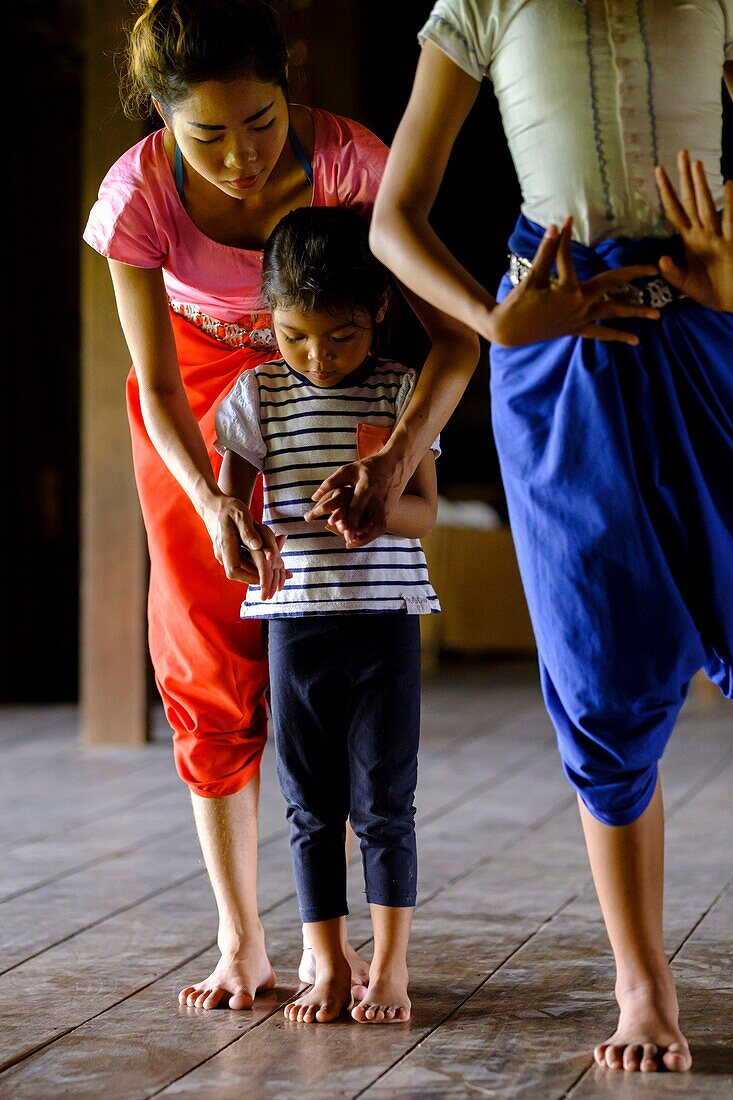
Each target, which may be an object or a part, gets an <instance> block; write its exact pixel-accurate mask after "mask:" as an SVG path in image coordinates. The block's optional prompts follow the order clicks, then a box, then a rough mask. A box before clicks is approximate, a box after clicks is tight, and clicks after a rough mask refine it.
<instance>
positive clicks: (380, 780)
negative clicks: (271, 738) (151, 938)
mask: <svg viewBox="0 0 733 1100" xmlns="http://www.w3.org/2000/svg"><path fill="white" fill-rule="evenodd" d="M269 659H270V683H271V689H270V691H271V708H272V716H273V723H274V730H275V744H276V746H277V770H278V778H279V780H280V788H281V790H282V792H283V796H284V797H285V801H286V802H287V818H288V821H289V822H290V849H291V854H292V859H293V870H294V872H295V881H296V885H297V889H298V900H299V902H300V915H301V919H302V920H303V921H306V922H312V921H323V920H331V919H332V918H334V917H340V916H343V915H345V914H346V913H347V912H348V906H347V901H346V863H345V860H344V841H345V835H346V819H347V817H348V818H350V820H351V825H352V828H353V830H354V832H355V833H356V835H357V836H358V837H359V840H360V841H361V852H362V858H363V863H364V880H365V884H366V896H367V900H368V901H369V902H370V903H375V904H377V905H390V906H412V905H414V904H415V892H416V885H417V853H416V848H415V824H414V816H415V809H414V805H413V802H414V795H415V784H416V782H417V749H418V741H419V734H420V624H419V621H418V617H417V616H416V615H404V614H399V613H379V614H363V615H313V616H308V617H305V618H294V619H273V620H271V621H270V623H269Z"/></svg>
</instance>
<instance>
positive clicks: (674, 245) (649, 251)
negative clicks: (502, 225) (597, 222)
mask: <svg viewBox="0 0 733 1100" xmlns="http://www.w3.org/2000/svg"><path fill="white" fill-rule="evenodd" d="M544 234H545V229H544V227H543V226H541V225H538V224H537V222H533V221H530V219H529V218H527V217H526V216H525V215H524V214H520V215H519V218H518V219H517V224H516V225H515V226H514V229H513V231H512V234H511V236H510V238H509V251H510V253H514V254H515V255H516V256H518V257H521V258H522V259H523V260H526V261H531V260H532V257H533V256H534V254H535V252H536V251H537V249H538V248H539V246H540V243H541V241H542V238H543V236H544ZM572 254H573V263H574V264H575V270H576V272H577V274H578V278H580V279H591V278H592V277H593V276H594V275H600V274H601V273H602V272H603V271H609V270H611V269H613V268H616V267H627V266H628V265H630V264H656V263H658V262H659V260H660V258H661V257H662V256H671V257H672V259H673V260H674V261H675V263H678V264H683V263H684V245H683V243H682V239H681V238H680V237H679V236H678V235H674V236H672V237H616V238H609V239H608V240H602V241H599V242H598V243H597V244H596V245H586V244H580V243H579V242H578V241H573V242H572Z"/></svg>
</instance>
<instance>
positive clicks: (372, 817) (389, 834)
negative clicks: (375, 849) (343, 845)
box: [349, 803, 415, 846]
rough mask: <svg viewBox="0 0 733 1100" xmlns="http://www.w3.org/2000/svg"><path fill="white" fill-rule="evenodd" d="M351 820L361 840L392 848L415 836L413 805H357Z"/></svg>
mask: <svg viewBox="0 0 733 1100" xmlns="http://www.w3.org/2000/svg"><path fill="white" fill-rule="evenodd" d="M349 820H350V822H351V827H352V829H353V830H354V832H355V833H356V835H357V836H358V838H359V840H361V841H364V842H366V843H368V844H372V845H374V844H379V845H387V846H390V845H394V844H396V843H399V842H400V841H402V840H403V839H404V838H405V837H406V836H413V835H414V832H415V807H414V806H413V805H412V803H409V804H404V805H402V806H395V807H390V808H388V807H384V806H374V805H356V806H352V807H351V813H350V816H349Z"/></svg>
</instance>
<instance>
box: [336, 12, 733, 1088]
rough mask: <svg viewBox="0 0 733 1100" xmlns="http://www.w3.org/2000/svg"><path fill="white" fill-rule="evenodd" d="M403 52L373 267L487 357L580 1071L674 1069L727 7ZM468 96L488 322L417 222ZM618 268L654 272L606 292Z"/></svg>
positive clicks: (435, 30) (721, 363)
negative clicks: (489, 164)
mask: <svg viewBox="0 0 733 1100" xmlns="http://www.w3.org/2000/svg"><path fill="white" fill-rule="evenodd" d="M421 40H422V43H423V46H424V49H423V52H422V56H421V59H420V62H419V65H418V70H417V76H416V79H415V86H414V90H413V95H412V98H411V100H410V103H409V105H408V108H407V111H406V113H405V116H404V118H403V120H402V123H401V125H400V128H399V130H398V133H397V136H396V139H395V142H394V146H393V149H392V152H391V154H390V157H389V160H388V165H387V169H386V174H385V176H384V180H383V184H382V188H381V190H380V193H379V197H378V200H377V205H376V208H375V219H374V222H373V228H372V245H373V248H374V249H375V251H376V253H377V254H378V255H379V257H380V258H381V259H382V260H383V261H384V262H385V263H386V264H387V265H388V266H389V267H390V268H392V270H393V271H394V272H395V273H396V274H397V275H398V276H399V278H400V279H401V280H402V281H403V282H404V283H405V284H406V285H407V286H409V287H410V288H411V289H412V290H414V291H416V292H417V293H418V294H420V296H421V297H423V298H425V299H427V300H428V301H431V302H433V303H434V304H439V305H440V306H441V308H442V309H444V310H446V311H447V312H449V313H450V314H452V315H453V316H454V317H456V318H458V319H459V320H461V321H463V322H465V323H466V324H469V325H471V326H472V327H473V328H474V329H475V330H476V331H478V332H479V333H480V334H481V335H483V336H484V337H486V338H487V339H489V340H491V341H492V343H493V348H492V410H493V421H494V429H495V432H496V439H497V445H498V450H499V456H500V460H501V466H502V473H503V477H504V484H505V487H506V493H507V499H508V503H509V511H510V517H511V523H512V528H513V531H514V536H515V540H516V545H517V552H518V556H519V562H520V567H521V571H522V576H523V580H524V585H525V590H526V593H527V598H528V602H529V606H530V611H531V614H532V619H533V623H534V628H535V633H536V636H537V643H538V647H539V653H540V661H541V672H542V684H543V689H544V693H545V698H546V700H547V705H548V708H549V711H550V714H551V716H552V719H553V722H554V724H555V727H556V730H557V735H558V741H559V746H560V752H561V755H562V759H563V764H564V767H565V771H566V773H567V775H568V778H569V779H570V781H571V782H572V783H573V784H574V786H575V787H576V789H577V791H578V794H579V797H580V806H581V815H582V819H583V825H584V829H585V833H586V840H587V844H588V850H589V854H590V859H591V864H592V869H593V874H594V878H595V883H596V888H597V891H598V895H599V899H600V902H601V907H602V909H603V915H604V918H605V922H606V927H607V930H608V934H609V937H610V940H611V944H612V947H613V951H614V955H615V959H616V964H617V984H616V996H617V999H618V1002H619V1007H620V1018H619V1023H618V1028H617V1030H616V1032H615V1033H614V1034H613V1035H612V1036H611V1038H610V1039H609V1040H607V1041H606V1042H604V1043H601V1044H599V1046H598V1047H597V1048H596V1051H595V1056H596V1060H597V1061H598V1063H599V1064H601V1065H605V1066H609V1067H618V1068H621V1067H623V1068H624V1069H627V1070H642V1071H644V1072H647V1071H652V1070H655V1069H662V1068H666V1069H668V1070H674V1071H682V1070H686V1069H688V1068H689V1067H690V1065H691V1056H690V1051H689V1046H688V1044H687V1041H686V1039H685V1037H684V1035H683V1033H682V1031H681V1030H680V1027H679V1023H678V1004H677V996H676V991H675V986H674V981H673V978H672V974H671V971H670V968H669V965H668V961H667V958H666V955H665V952H664V943H663V938H662V882H663V832H664V824H663V809H662V796H661V790H660V786H659V779H658V774H657V765H658V762H659V759H660V757H661V755H662V753H663V751H664V748H665V745H666V743H667V740H668V738H669V736H670V734H671V732H672V728H673V725H674V722H675V719H676V717H677V714H678V713H679V710H680V707H681V705H682V703H683V701H684V698H685V695H686V692H687V688H688V685H689V682H690V679H691V677H692V676H693V674H694V673H695V672H697V671H698V670H699V669H701V668H704V669H705V670H706V671H707V673H708V675H709V676H710V677H711V678H712V679H713V680H714V681H715V682H716V683H717V684H719V686H720V687H721V689H722V691H723V692H724V693H725V694H727V695H731V693H733V682H732V681H733V676H732V671H731V652H732V649H733V600H731V592H733V493H732V492H731V483H732V481H733V478H732V475H733V370H732V369H731V363H732V362H733V229H732V226H731V223H732V221H733V194H732V193H731V185H730V184H727V185H725V187H724V185H723V180H722V178H721V174H720V145H721V100H720V82H721V76H722V75H725V77H726V81H727V84H728V88H729V89H730V88H731V87H733V2H731V0H725V2H719V0H696V2H693V3H682V2H681V0H665V2H664V3H662V2H661V0H615V2H614V3H613V4H610V3H606V4H601V3H593V2H591V0H586V2H571V0H541V2H540V0H439V2H438V3H437V4H436V5H435V7H434V9H433V12H432V14H431V16H430V18H429V20H428V22H427V24H426V26H425V27H424V29H423V31H422V34H421ZM485 75H488V76H489V77H490V78H491V80H492V82H493V85H494V89H495V92H496V94H497V97H498V100H499V106H500V109H501V114H502V119H503V123H504V127H505V130H506V134H507V138H508V141H509V146H510V150H511V153H512V156H513V159H514V163H515V166H516V169H517V174H518V176H519V181H520V184H521V187H522V193H523V200H524V201H523V206H522V216H521V217H520V219H519V222H518V224H517V227H516V230H515V232H514V234H513V236H512V238H511V241H510V245H509V247H510V250H511V254H512V255H511V267H510V271H509V273H508V275H507V276H506V277H505V278H504V280H503V281H502V284H501V288H500V291H499V295H498V300H495V299H494V298H493V297H492V296H491V295H490V294H489V293H488V292H487V291H486V290H485V289H484V288H483V287H481V286H480V285H479V284H478V283H477V282H476V280H474V279H473V278H472V277H471V276H470V275H469V274H468V272H466V271H465V270H464V269H463V268H462V267H461V266H460V265H459V264H458V262H457V261H456V260H455V258H454V257H453V256H452V255H451V254H450V253H449V252H448V250H447V249H446V248H445V246H444V245H443V243H442V242H441V241H440V240H439V239H438V237H437V236H436V234H435V233H434V231H433V230H432V228H431V227H430V224H429V220H428V217H429V214H430V209H431V207H432V204H433V201H434V199H435V196H436V194H437V191H438V188H439V185H440V181H441V179H442V176H443V173H444V170H445V167H446V164H447V161H448V159H449V156H450V151H451V148H452V145H453V142H454V140H455V137H456V135H457V133H458V131H459V130H460V128H461V126H462V124H463V121H464V119H465V117H466V115H467V114H468V111H469V110H470V108H471V106H472V104H473V103H474V101H475V99H476V95H477V93H478V88H479V83H480V81H481V80H482V79H483V77H484V76H485ZM680 146H685V147H686V148H688V149H690V150H692V151H693V155H694V158H695V159H694V160H691V158H690V156H689V155H688V154H687V153H686V152H683V153H681V154H680V156H679V162H678V169H679V178H680V197H678V195H677V192H676V191H675V190H674V188H673V187H672V185H671V183H670V181H669V179H668V177H667V175H666V173H664V171H663V170H661V169H659V167H658V166H659V165H660V164H669V163H671V162H672V161H673V160H674V157H675V154H676V151H677V149H678V148H679V147H680ZM485 155H486V151H485V150H482V157H483V156H485ZM660 196H661V199H660ZM721 208H722V209H723V214H722V216H721V215H719V214H718V213H717V211H719V210H720V209H721ZM567 214H570V215H571V216H572V218H571V220H568V221H566V222H565V223H564V225H563V227H562V229H561V230H560V232H559V233H558V230H557V229H556V228H555V226H556V225H557V224H558V223H559V222H562V221H563V219H564V217H565V215H567ZM665 215H666V217H665ZM545 227H546V228H545ZM673 230H676V231H677V233H676V235H675V234H673ZM538 249H539V252H537V250H538ZM536 253H537V255H535V254H536ZM533 257H535V262H534V264H533V262H532V260H533ZM622 265H623V266H626V265H651V266H650V267H648V268H647V271H648V272H649V274H648V275H647V277H645V278H643V279H639V278H633V281H631V282H629V281H628V276H627V277H626V279H625V280H622V282H626V285H619V284H617V285H615V286H611V285H610V283H609V282H608V280H609V279H610V277H611V276H612V274H613V273H614V272H617V271H618V269H620V268H621V267H622ZM553 267H554V268H555V270H556V275H554V276H551V270H552V268H553ZM638 270H639V269H638V268H637V271H638ZM599 280H601V281H602V280H606V283H605V284H604V285H605V290H606V292H607V293H608V294H609V295H610V297H609V298H608V299H607V304H608V301H612V302H615V303H616V304H617V305H618V307H619V314H618V316H621V311H622V309H623V308H629V307H630V306H631V304H634V303H635V304H636V305H637V306H638V307H639V309H641V307H643V306H646V307H647V308H648V312H647V314H646V316H645V317H637V318H635V319H633V320H624V321H622V322H613V321H611V322H610V323H609V322H608V321H607V320H604V321H603V323H602V325H598V324H596V323H595V322H596V320H597V318H598V314H597V313H594V311H593V310H594V303H593V301H592V300H591V297H590V293H589V288H592V287H593V286H594V285H596V286H597V285H598V281H599ZM573 309H575V323H574V325H573V326H569V325H568V324H567V318H568V314H569V313H571V312H572V310H573ZM561 313H562V315H563V320H562V323H560V321H559V318H560V314H561ZM607 316H608V315H607ZM553 318H558V323H557V324H556V325H555V327H554V328H553V327H552V324H553ZM615 325H618V327H614V326H615ZM548 331H549V334H550V335H551V336H553V337H555V338H553V339H548ZM568 333H571V335H567V334H568ZM588 336H594V337H595V339H584V337H588ZM614 337H615V341H614V339H613V338H614ZM520 345H524V346H520ZM433 430H434V425H432V424H430V423H427V424H426V425H425V427H424V432H425V434H428V433H429V432H431V431H433ZM369 474H370V471H369V468H368V464H364V463H362V464H358V465H355V466H354V465H352V467H350V468H347V469H346V470H345V471H342V472H340V473H339V474H338V475H337V476H336V477H335V478H331V479H329V481H328V482H327V483H326V485H325V489H328V488H331V487H333V485H335V484H340V483H343V482H345V481H347V482H350V483H351V484H352V485H353V486H354V505H353V507H352V510H351V514H350V517H349V523H350V524H351V526H352V528H353V529H354V531H356V532H358V531H359V530H365V531H366V533H367V536H368V535H369V534H370V533H371V532H370V531H369V524H368V522H365V521H364V519H363V518H361V517H362V509H363V506H364V503H365V501H366V503H367V506H368V507H371V502H370V500H369V494H368V489H367V491H365V488H366V487H367V486H368V481H369ZM380 477H382V478H383V479H384V473H383V472H382V473H380Z"/></svg>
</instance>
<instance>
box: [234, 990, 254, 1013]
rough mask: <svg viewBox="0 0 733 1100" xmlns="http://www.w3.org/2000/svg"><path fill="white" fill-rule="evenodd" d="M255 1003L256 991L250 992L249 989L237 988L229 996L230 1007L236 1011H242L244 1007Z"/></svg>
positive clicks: (249, 1006) (250, 1006)
mask: <svg viewBox="0 0 733 1100" xmlns="http://www.w3.org/2000/svg"><path fill="white" fill-rule="evenodd" d="M254 1003H255V998H254V993H250V991H249V990H248V989H236V990H235V991H234V993H233V994H232V996H231V997H230V998H229V1007H230V1008H232V1009H234V1011H235V1012H241V1011H242V1009H246V1008H252V1005H253V1004H254Z"/></svg>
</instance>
